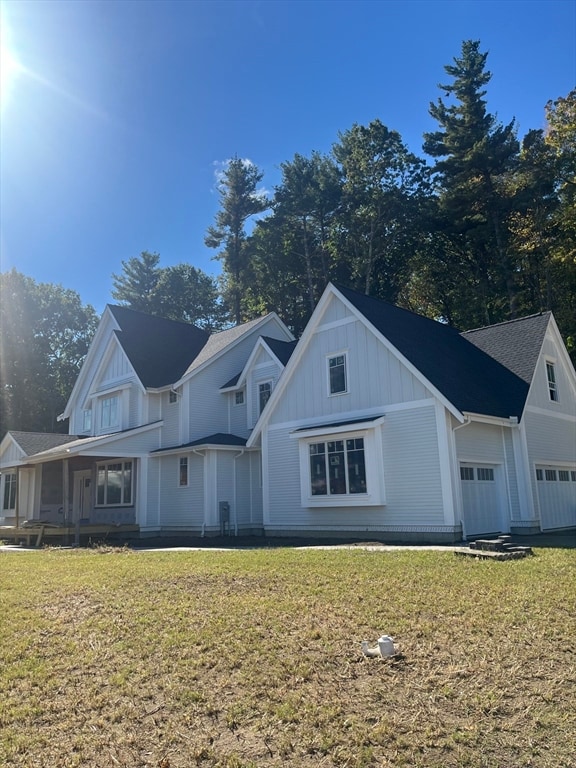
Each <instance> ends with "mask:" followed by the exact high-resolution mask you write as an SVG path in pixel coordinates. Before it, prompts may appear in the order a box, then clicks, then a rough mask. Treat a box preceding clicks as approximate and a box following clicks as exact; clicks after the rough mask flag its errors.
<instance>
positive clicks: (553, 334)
mask: <svg viewBox="0 0 576 768" xmlns="http://www.w3.org/2000/svg"><path fill="white" fill-rule="evenodd" d="M546 336H548V337H549V338H551V339H552V341H553V342H554V344H555V345H556V348H557V349H558V352H559V355H560V357H561V358H562V362H563V364H564V366H565V367H566V370H567V371H568V380H569V382H570V386H571V388H572V394H573V395H574V397H576V370H575V369H574V366H573V365H572V360H571V359H570V355H569V354H568V350H567V349H566V345H565V344H564V340H563V339H562V335H561V333H560V331H559V330H558V326H557V325H556V319H555V317H554V315H550V320H549V321H548V328H547V330H546Z"/></svg>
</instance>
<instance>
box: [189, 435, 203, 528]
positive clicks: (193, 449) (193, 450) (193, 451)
mask: <svg viewBox="0 0 576 768" xmlns="http://www.w3.org/2000/svg"><path fill="white" fill-rule="evenodd" d="M192 453H195V454H196V455H197V456H201V457H202V458H203V459H205V458H206V454H205V453H202V451H199V450H198V449H196V448H192ZM202 478H203V480H204V462H202ZM205 535H206V499H204V515H203V518H202V530H201V531H200V538H201V539H203V538H204V536H205Z"/></svg>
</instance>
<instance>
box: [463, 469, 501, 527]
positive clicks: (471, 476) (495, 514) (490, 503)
mask: <svg viewBox="0 0 576 768" xmlns="http://www.w3.org/2000/svg"><path fill="white" fill-rule="evenodd" d="M498 470H499V467H496V466H494V465H488V464H460V480H461V485H462V502H463V512H464V534H465V536H466V537H468V538H470V537H471V536H485V535H487V534H490V533H502V531H503V530H504V528H503V526H502V495H501V493H500V492H499V483H498Z"/></svg>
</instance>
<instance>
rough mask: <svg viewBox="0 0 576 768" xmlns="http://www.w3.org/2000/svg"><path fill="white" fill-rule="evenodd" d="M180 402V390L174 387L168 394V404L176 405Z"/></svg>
mask: <svg viewBox="0 0 576 768" xmlns="http://www.w3.org/2000/svg"><path fill="white" fill-rule="evenodd" d="M177 402H178V392H175V391H174V390H173V389H171V390H170V393H169V394H168V404H169V405H174V404H175V403H177Z"/></svg>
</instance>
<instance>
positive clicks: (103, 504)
mask: <svg viewBox="0 0 576 768" xmlns="http://www.w3.org/2000/svg"><path fill="white" fill-rule="evenodd" d="M115 464H121V465H122V469H121V472H122V482H121V486H120V498H121V500H120V501H119V502H115V503H114V502H113V503H109V502H108V487H109V486H108V472H109V467H111V466H112V465H115ZM128 464H129V465H130V500H129V501H124V490H125V487H126V485H125V482H124V473H125V472H126V465H128ZM101 469H104V471H105V472H106V476H105V478H106V479H105V482H104V501H103V502H99V501H98V497H99V495H100V471H101ZM135 469H136V461H135V460H134V459H108V461H99V462H97V464H96V488H95V497H94V506H95V507H98V508H99V509H106V508H108V509H111V508H116V507H133V506H134V505H135V500H134V491H135V489H136V483H135V477H134V475H135Z"/></svg>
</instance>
